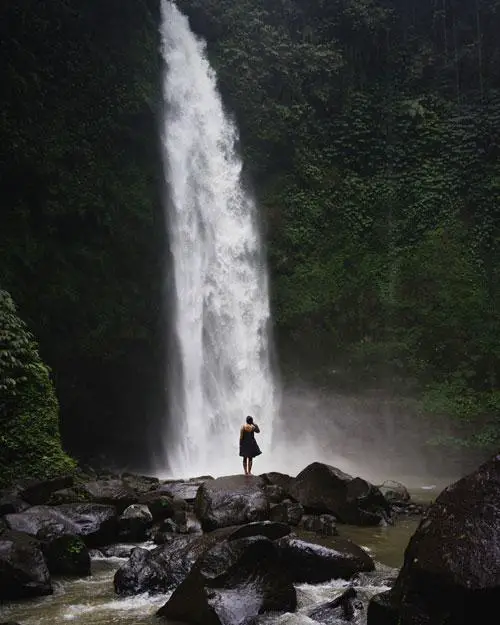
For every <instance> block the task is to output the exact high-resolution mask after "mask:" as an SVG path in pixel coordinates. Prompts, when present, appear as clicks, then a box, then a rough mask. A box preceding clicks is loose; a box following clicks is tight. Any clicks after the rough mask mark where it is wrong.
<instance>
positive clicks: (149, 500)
mask: <svg viewBox="0 0 500 625" xmlns="http://www.w3.org/2000/svg"><path fill="white" fill-rule="evenodd" d="M139 503H140V504H142V505H145V506H147V507H148V508H149V511H150V512H151V514H152V515H153V520H154V521H162V520H163V519H171V518H172V517H173V516H174V514H175V512H176V510H179V509H185V507H186V502H185V501H184V500H182V499H181V500H176V501H175V500H174V499H173V497H171V496H170V495H167V493H165V492H163V491H161V490H152V491H150V492H148V493H144V494H142V495H141V496H140V497H139Z"/></svg>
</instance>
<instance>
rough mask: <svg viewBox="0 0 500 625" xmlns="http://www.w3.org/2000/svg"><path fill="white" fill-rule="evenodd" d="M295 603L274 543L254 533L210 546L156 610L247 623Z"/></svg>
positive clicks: (218, 623) (175, 616)
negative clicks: (165, 601) (163, 603)
mask: <svg viewBox="0 0 500 625" xmlns="http://www.w3.org/2000/svg"><path fill="white" fill-rule="evenodd" d="M296 604H297V598H296V592H295V588H294V586H293V584H292V581H291V580H290V578H289V576H288V572H287V571H286V569H285V568H284V567H283V566H282V562H281V559H280V557H279V553H278V550H277V548H276V546H275V544H274V543H273V542H272V541H270V540H269V539H267V538H264V537H262V536H256V537H251V538H240V539H236V540H233V541H230V542H228V541H224V542H222V543H219V544H217V545H215V546H214V547H212V548H211V549H210V550H208V551H207V552H206V553H205V554H204V555H203V556H202V557H201V558H200V559H199V560H198V561H197V562H196V564H195V565H194V566H193V568H192V569H191V571H190V573H189V575H188V576H187V577H186V579H185V580H184V581H183V582H182V583H181V584H180V585H179V586H178V587H177V588H176V589H175V591H174V593H173V595H172V597H171V598H170V599H169V600H168V601H167V603H166V604H165V605H164V606H163V607H162V608H160V610H159V611H158V616H160V617H163V618H166V619H169V620H175V621H183V622H187V623H191V624H192V625H250V623H251V622H252V621H253V620H254V619H255V618H256V617H257V616H258V615H259V614H262V613H265V612H270V611H290V612H292V611H293V610H295V608H296Z"/></svg>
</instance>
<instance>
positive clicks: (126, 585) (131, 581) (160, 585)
mask: <svg viewBox="0 0 500 625" xmlns="http://www.w3.org/2000/svg"><path fill="white" fill-rule="evenodd" d="M113 583H114V587H115V592H116V593H117V594H119V595H135V594H139V593H143V592H150V593H160V592H166V591H167V590H168V589H169V588H171V587H172V585H173V580H172V579H171V577H170V576H169V570H168V569H166V568H165V567H163V566H162V563H161V561H160V560H159V559H158V558H156V557H155V554H154V551H149V550H148V549H142V548H141V547H137V548H136V549H134V550H133V551H132V553H131V555H130V558H129V560H128V561H127V563H126V564H125V565H124V566H122V567H120V568H119V569H118V571H116V573H115V577H114V582H113Z"/></svg>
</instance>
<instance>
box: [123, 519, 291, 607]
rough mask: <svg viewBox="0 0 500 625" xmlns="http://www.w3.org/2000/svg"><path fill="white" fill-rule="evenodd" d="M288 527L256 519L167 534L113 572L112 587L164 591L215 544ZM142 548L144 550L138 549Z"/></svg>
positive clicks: (273, 534)
mask: <svg viewBox="0 0 500 625" xmlns="http://www.w3.org/2000/svg"><path fill="white" fill-rule="evenodd" d="M289 532H290V528H289V527H288V526H286V525H283V524H282V523H271V522H268V521H267V522H266V521H264V522H256V523H249V524H247V525H243V526H233V527H224V528H221V529H217V530H214V531H213V532H210V533H208V534H202V535H184V536H175V535H172V534H171V535H170V537H169V538H168V537H167V536H165V537H164V539H165V543H164V544H162V545H160V546H159V547H157V548H156V549H153V550H152V551H150V552H148V554H144V553H139V552H138V553H137V554H135V556H134V558H130V560H129V561H128V562H126V563H125V564H124V565H123V566H122V567H121V568H120V569H119V570H118V571H117V572H116V574H115V590H116V592H117V593H119V594H122V595H127V594H137V593H141V592H146V591H149V592H166V591H167V590H169V589H170V588H173V587H174V586H177V585H178V584H180V583H181V582H182V581H183V580H184V579H185V578H186V577H187V575H188V574H189V572H190V571H191V568H192V567H193V565H194V563H195V562H196V561H197V560H198V558H200V557H201V556H202V555H203V554H204V553H205V552H206V551H208V550H209V549H211V548H212V547H213V546H214V545H216V544H218V543H220V542H224V541H232V540H238V539H240V538H248V537H252V536H264V537H266V538H269V539H272V540H274V539H276V538H281V537H283V536H286V535H287V534H288V533H289ZM140 551H141V552H142V551H144V550H140Z"/></svg>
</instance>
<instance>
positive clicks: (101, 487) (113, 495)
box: [81, 478, 139, 512]
mask: <svg viewBox="0 0 500 625" xmlns="http://www.w3.org/2000/svg"><path fill="white" fill-rule="evenodd" d="M81 491H82V492H83V493H84V496H85V497H86V500H87V501H89V502H92V503H98V504H103V505H109V506H115V507H116V509H117V510H118V512H123V511H124V510H125V508H128V506H131V505H132V504H133V503H138V501H139V495H138V494H137V493H136V492H135V491H134V490H133V489H132V488H131V487H130V486H129V484H127V483H126V482H124V481H123V480H122V479H113V478H111V479H104V480H94V481H92V482H86V483H85V484H83V485H82V486H81Z"/></svg>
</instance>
